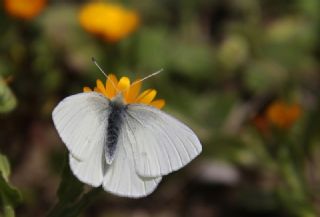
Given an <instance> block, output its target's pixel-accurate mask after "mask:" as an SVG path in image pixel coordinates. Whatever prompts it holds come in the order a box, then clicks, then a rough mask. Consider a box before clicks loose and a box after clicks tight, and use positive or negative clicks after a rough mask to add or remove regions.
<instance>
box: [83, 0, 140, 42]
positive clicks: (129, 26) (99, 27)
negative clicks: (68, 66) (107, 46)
mask: <svg viewBox="0 0 320 217" xmlns="http://www.w3.org/2000/svg"><path fill="white" fill-rule="evenodd" d="M79 20H80V24H81V26H82V27H83V28H84V29H85V30H86V31H88V32H90V33H92V34H95V35H99V36H101V37H102V38H104V39H105V40H106V41H109V42H117V41H119V40H121V39H123V38H125V37H126V36H128V35H129V34H130V33H132V32H133V31H134V30H135V29H136V28H137V27H138V25H139V16H138V14H137V13H136V12H135V11H131V10H128V9H125V8H124V7H122V6H121V5H118V4H114V3H103V2H94V3H88V4H87V5H85V6H83V8H82V9H81V10H80V14H79Z"/></svg>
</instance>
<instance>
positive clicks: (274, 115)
mask: <svg viewBox="0 0 320 217" xmlns="http://www.w3.org/2000/svg"><path fill="white" fill-rule="evenodd" d="M300 116H301V106H300V105H298V104H292V105H289V104H287V103H285V102H282V101H276V102H274V103H272V104H271V105H270V106H269V107H268V108H267V110H266V118H267V119H268V121H269V122H270V123H271V124H273V125H274V126H276V127H278V128H281V129H287V128H290V127H291V126H292V125H293V124H294V122H295V121H296V120H297V119H298V118H299V117H300Z"/></svg>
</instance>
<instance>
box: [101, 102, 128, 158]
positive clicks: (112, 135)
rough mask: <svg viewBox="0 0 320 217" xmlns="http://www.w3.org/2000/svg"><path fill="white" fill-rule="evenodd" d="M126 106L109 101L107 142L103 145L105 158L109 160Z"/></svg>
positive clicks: (116, 140) (114, 148)
mask: <svg viewBox="0 0 320 217" xmlns="http://www.w3.org/2000/svg"><path fill="white" fill-rule="evenodd" d="M125 109H126V107H125V106H124V105H119V104H118V103H114V102H110V114H109V117H108V128H107V142H106V147H105V154H106V159H107V160H109V161H110V162H111V161H112V159H113V157H114V152H115V150H116V146H117V142H118V137H119V132H120V128H121V125H122V122H123V118H122V116H123V112H124V111H125Z"/></svg>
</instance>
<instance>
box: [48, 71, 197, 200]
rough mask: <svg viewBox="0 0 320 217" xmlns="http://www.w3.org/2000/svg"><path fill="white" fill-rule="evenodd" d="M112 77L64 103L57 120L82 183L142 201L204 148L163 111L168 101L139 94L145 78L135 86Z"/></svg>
mask: <svg viewBox="0 0 320 217" xmlns="http://www.w3.org/2000/svg"><path fill="white" fill-rule="evenodd" d="M108 78H109V79H107V82H106V86H104V85H103V84H102V82H101V81H100V80H98V81H97V87H96V88H95V91H91V90H90V89H89V88H84V90H85V91H86V92H84V93H79V94H75V95H72V96H69V97H67V98H65V99H64V100H62V101H61V102H60V103H59V104H58V105H57V107H56V108H55V109H54V111H53V115H52V116H53V121H54V124H55V127H56V128H57V131H58V133H59V135H60V137H61V139H62V140H63V142H64V143H65V144H66V146H67V148H68V150H69V151H70V154H69V159H70V167H71V170H72V171H73V173H74V175H75V176H76V177H77V178H78V179H79V180H80V181H82V182H84V183H87V184H89V185H91V186H94V187H97V186H100V185H102V186H103V188H104V190H106V191H108V192H111V193H113V194H116V195H119V196H125V197H133V198H136V197H143V196H146V195H148V194H150V193H151V192H153V191H154V190H155V188H156V187H157V185H158V184H159V182H160V181H161V178H162V176H164V175H167V174H169V173H171V172H173V171H176V170H178V169H180V168H181V167H183V166H185V165H186V164H187V163H189V162H190V161H191V160H192V159H194V158H195V157H196V156H197V155H198V154H199V153H200V152H201V150H202V147H201V144H200V142H199V140H198V138H197V136H196V135H195V134H194V133H193V132H192V130H191V129H189V128H188V127H187V126H186V125H184V124H183V123H181V122H180V121H178V120H177V119H175V118H173V117H171V116H169V115H168V114H166V113H165V112H162V111H161V110H160V109H158V108H160V107H162V106H163V105H164V101H163V100H155V101H152V100H153V98H154V97H155V93H156V92H155V90H147V91H144V92H143V93H142V94H140V95H139V96H138V92H139V90H140V86H141V82H140V81H141V80H140V81H138V82H134V83H133V84H132V85H131V86H130V80H129V79H128V78H127V77H122V78H121V79H120V81H119V82H118V81H117V79H116V77H115V76H114V75H109V76H108ZM101 85H102V86H101ZM157 107H158V108H157Z"/></svg>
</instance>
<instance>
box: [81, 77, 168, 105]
mask: <svg viewBox="0 0 320 217" xmlns="http://www.w3.org/2000/svg"><path fill="white" fill-rule="evenodd" d="M141 85H142V82H141V80H140V79H138V80H136V81H134V82H132V83H131V82H130V79H129V78H128V77H121V78H120V79H119V80H118V79H117V77H116V76H115V75H113V74H109V75H108V77H107V80H106V82H105V83H103V82H102V81H101V80H99V79H98V80H97V82H96V87H94V88H93V89H91V88H90V87H84V88H83V91H84V92H91V91H95V92H98V93H101V94H102V95H104V96H105V97H106V98H108V99H109V100H111V101H114V102H117V103H121V104H132V103H142V104H147V105H151V106H154V107H156V108H158V109H161V108H162V107H163V106H164V105H165V101H164V100H163V99H156V100H155V97H156V95H157V91H156V90H155V89H147V90H145V91H143V92H142V93H140V90H141Z"/></svg>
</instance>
